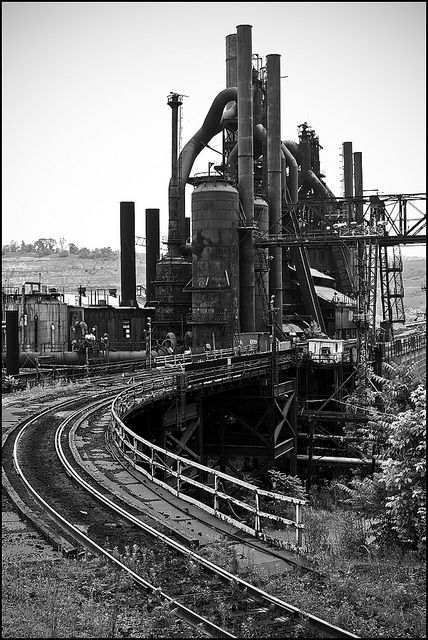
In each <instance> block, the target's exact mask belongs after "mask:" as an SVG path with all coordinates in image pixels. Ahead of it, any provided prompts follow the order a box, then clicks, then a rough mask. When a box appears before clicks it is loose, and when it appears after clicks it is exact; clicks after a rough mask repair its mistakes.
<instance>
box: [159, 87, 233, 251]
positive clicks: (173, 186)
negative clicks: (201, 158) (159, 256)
mask: <svg viewBox="0 0 428 640" xmlns="http://www.w3.org/2000/svg"><path fill="white" fill-rule="evenodd" d="M237 97H238V91H237V88H236V87H229V88H228V89H223V91H220V93H219V94H218V95H217V96H216V97H215V98H214V101H213V103H212V105H211V107H210V109H209V111H208V113H207V115H206V118H205V120H204V122H203V124H202V127H201V128H200V129H199V131H197V132H196V133H195V135H194V136H193V137H192V138H191V139H190V140H189V142H188V143H187V144H186V145H185V147H184V148H183V150H182V151H181V153H180V156H179V159H178V166H179V167H180V171H179V176H178V181H177V182H176V183H175V181H174V178H173V177H172V178H171V180H170V181H169V188H168V210H169V221H170V232H169V237H168V242H169V246H168V249H169V251H170V253H171V254H172V255H173V254H176V255H179V254H180V250H179V246H180V245H182V244H183V243H184V239H185V238H184V234H185V222H184V218H185V207H184V194H185V187H186V182H187V180H188V178H189V175H190V171H191V170H192V167H193V163H194V162H195V159H196V158H197V156H198V154H199V153H200V152H201V151H202V149H203V148H204V147H205V146H206V145H207V144H208V142H209V141H210V140H211V139H212V138H213V137H214V136H215V135H216V134H217V133H220V131H221V129H222V122H223V119H227V118H230V117H231V116H232V115H233V112H234V107H231V108H230V109H228V111H226V112H225V113H224V114H223V112H224V108H225V106H226V105H227V104H228V103H229V102H232V101H235V102H236V100H237ZM222 116H223V118H222ZM172 221H175V224H171V222H172Z"/></svg>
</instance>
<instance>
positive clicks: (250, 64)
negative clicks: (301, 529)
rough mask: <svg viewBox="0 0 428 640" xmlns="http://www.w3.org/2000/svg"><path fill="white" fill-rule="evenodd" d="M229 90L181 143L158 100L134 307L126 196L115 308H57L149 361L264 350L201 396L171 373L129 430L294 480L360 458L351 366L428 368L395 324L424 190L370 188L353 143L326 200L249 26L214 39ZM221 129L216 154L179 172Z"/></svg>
mask: <svg viewBox="0 0 428 640" xmlns="http://www.w3.org/2000/svg"><path fill="white" fill-rule="evenodd" d="M225 84H226V86H225V89H224V90H222V91H221V92H220V93H219V94H218V95H217V96H215V97H214V99H213V102H212V104H211V107H210V108H209V111H208V113H207V114H206V117H205V119H204V120H203V122H202V125H201V127H200V128H199V129H198V130H197V131H196V133H195V134H194V135H193V136H192V137H191V139H190V140H189V141H188V142H187V144H185V146H184V147H183V149H180V144H179V141H180V137H181V126H180V122H181V109H182V103H183V96H182V95H180V94H178V93H171V94H170V95H169V96H168V106H169V107H170V109H171V115H172V119H171V123H172V126H171V150H172V151H171V178H170V182H169V188H168V237H167V253H166V254H165V255H162V256H161V252H160V235H159V209H146V238H145V244H146V302H145V305H144V306H143V305H141V304H139V302H138V300H137V295H136V280H135V242H136V239H135V220H134V218H135V211H134V203H132V202H122V203H121V204H120V222H121V278H122V286H121V301H120V304H119V306H116V307H114V308H113V306H111V305H108V304H106V301H105V300H104V303H103V304H102V305H97V304H95V305H89V307H88V308H86V309H83V307H82V306H81V305H75V306H72V307H70V308H69V311H68V317H67V314H65V315H64V312H63V311H60V307H61V301H60V300H59V299H58V298H57V297H55V296H54V298H55V301H54V302H55V305H56V306H57V307H58V313H62V316H61V318H62V320H61V322H62V325H64V324H66V325H67V327H68V328H67V331H72V330H74V331H78V330H79V329H78V324H79V323H82V322H83V323H86V328H87V327H91V326H92V325H96V326H97V327H98V328H99V335H101V334H102V333H104V332H106V333H108V334H109V336H110V340H111V344H110V346H112V343H113V342H114V341H117V342H120V340H119V338H120V337H122V338H123V339H124V340H125V347H123V346H122V347H121V349H120V350H121V351H122V350H125V351H126V340H128V341H132V340H134V341H135V342H136V343H139V344H141V351H142V352H143V351H144V355H146V352H147V353H149V354H150V356H151V355H152V353H153V349H154V345H155V344H156V345H157V346H162V345H163V347H164V352H166V346H167V347H168V349H167V350H168V352H169V353H175V354H177V353H187V354H190V355H192V356H200V357H199V360H202V359H203V358H202V355H203V354H205V357H206V354H207V353H209V352H213V351H218V350H229V354H228V356H227V357H225V358H224V359H223V361H222V364H223V365H224V366H225V367H228V366H232V365H233V363H234V362H239V361H241V360H240V359H242V358H245V357H246V358H251V357H256V353H253V355H252V356H250V355H246V356H245V355H244V354H245V353H247V354H248V353H249V352H250V351H251V352H257V351H259V352H263V353H266V352H267V353H268V354H269V358H270V359H269V366H268V368H266V365H265V360H263V363H264V364H263V366H261V367H260V376H259V378H254V376H253V377H251V380H250V381H249V380H247V382H246V383H245V384H244V383H243V382H242V383H241V384H238V385H237V386H233V385H232V386H226V388H224V389H223V390H221V391H218V390H217V391H216V393H215V394H212V395H210V394H208V393H207V394H204V393H201V392H199V391H198V392H194V391H189V390H188V389H187V387H186V375H185V371H184V369H183V375H182V377H181V378H180V381H179V384H180V389H181V393H180V394H179V396H178V398H177V399H175V400H174V401H173V402H172V403H170V404H168V403H167V404H165V403H160V404H159V406H156V407H155V408H154V409H153V411H151V412H149V413H147V412H146V413H145V415H144V416H141V415H140V414H139V413H138V412H134V413H133V414H132V415H130V416H129V420H130V423H131V424H133V425H134V426H135V430H137V431H138V432H141V433H147V432H150V434H152V436H153V438H154V439H155V441H156V442H157V443H158V444H161V445H162V446H166V447H167V448H169V449H172V451H173V452H175V453H180V454H182V455H189V456H190V457H191V458H192V459H196V460H198V461H199V462H202V464H208V462H209V464H210V465H211V466H216V465H217V466H219V467H220V468H221V469H222V470H224V469H226V468H227V467H228V468H229V469H230V470H231V471H232V472H234V473H239V468H241V469H242V465H241V467H239V465H237V464H236V462H234V460H235V459H236V458H240V459H243V460H244V467H247V468H248V467H250V468H254V467H259V468H263V467H264V468H266V467H268V466H271V465H273V464H277V465H279V466H282V467H283V468H285V469H287V470H288V471H290V472H291V473H293V474H295V473H297V472H299V473H300V472H301V471H302V470H303V473H306V474H307V473H308V471H307V470H308V469H311V468H313V466H314V464H315V463H319V464H320V465H323V466H324V468H325V467H326V466H328V465H337V464H341V465H348V466H352V465H354V466H355V465H360V464H362V465H364V464H370V461H368V460H364V459H362V458H361V457H358V454H356V453H355V452H352V449H350V447H349V443H348V444H346V443H345V445H344V444H343V443H344V438H343V424H344V423H345V422H349V421H352V420H356V419H360V420H361V416H360V417H358V416H357V417H355V416H352V415H350V413H349V412H348V411H347V410H346V403H345V402H344V398H345V396H346V394H347V393H349V392H350V391H351V390H352V388H353V383H354V380H355V371H356V367H357V365H359V364H364V363H371V364H373V366H374V368H375V370H377V371H378V372H381V371H382V363H383V362H385V361H386V360H387V359H389V360H395V361H397V362H399V361H406V362H407V361H408V360H409V359H411V360H412V362H414V363H415V364H416V365H417V366H418V367H419V369H420V370H422V368H423V367H424V366H425V360H424V358H425V327H424V325H423V323H420V324H419V325H417V326H416V325H415V326H413V327H412V328H406V325H405V315H404V304H403V295H404V289H403V283H402V262H401V255H400V245H403V244H416V243H417V244H422V243H425V241H426V236H425V235H424V234H425V231H424V229H425V224H426V214H425V213H424V212H423V211H421V210H420V209H419V207H420V206H421V205H420V203H422V202H424V201H425V195H424V194H407V195H406V194H400V195H366V193H367V192H365V191H364V188H363V163H362V154H361V153H360V152H354V151H353V148H352V142H349V141H347V142H344V143H343V181H344V194H343V196H340V197H337V196H336V195H335V194H333V192H332V191H331V189H330V188H329V187H328V184H327V182H326V179H325V176H324V175H323V174H322V173H321V169H320V150H321V149H322V147H321V145H320V142H319V137H318V135H317V133H316V132H315V131H314V130H313V129H312V128H311V127H310V126H309V125H308V123H306V122H305V123H303V124H301V125H300V126H299V128H298V139H297V140H296V141H293V140H282V138H281V121H280V113H281V109H280V107H281V68H280V56H279V55H278V54H269V55H267V56H266V60H265V61H263V60H262V58H260V57H259V56H258V55H256V54H253V51H252V27H251V26H249V25H239V26H238V27H237V29H236V33H233V34H230V35H228V36H227V37H226V83H225ZM218 134H221V136H222V159H221V162H220V163H218V164H216V163H210V167H209V172H208V173H207V174H204V175H202V174H197V175H194V176H191V171H192V168H193V165H194V162H195V160H196V158H197V156H198V154H199V153H200V152H201V151H202V150H203V149H204V148H206V147H207V146H208V145H209V143H210V141H211V139H212V138H213V137H214V136H216V135H218ZM188 184H190V185H192V186H193V193H192V196H191V205H190V207H189V203H186V197H185V196H186V193H185V192H186V185H188ZM189 209H190V215H186V214H187V212H188V211H189ZM413 213H414V214H415V215H413ZM51 295H53V292H51ZM17 305H18V307H15V308H13V307H11V306H9V309H10V310H11V312H12V309H15V310H16V308H19V304H18V303H17ZM95 307H96V310H95ZM379 314H381V316H379ZM36 315H37V314H36ZM33 316H34V317H35V314H34V313H33ZM39 317H40V316H39ZM47 322H48V325H49V320H48V321H47ZM14 323H16V318H15V316H14V317H13V319H12V317H11V321H10V324H11V327H12V325H14ZM125 323H129V324H128V325H127V327H129V331H126V327H125ZM131 331H132V334H131ZM120 332H122V334H121V335H120ZM403 332H405V334H404V333H403ZM84 333H85V332H84V330H83V334H84ZM12 334H13V332H12V329H11V334H10V335H11V336H12ZM401 334H403V335H404V336H405V337H404V338H403V340H402V339H401V338H400V335H401ZM81 338H82V340H84V335H82V336H81ZM11 340H13V341H14V342H16V339H15V335H14V334H13V337H11ZM24 342H25V341H24ZM36 342H37V341H36ZM165 345H166V346H165ZM403 345H404V346H403ZM86 347H87V345H86ZM36 351H37V348H36ZM112 352H114V349H113V350H112V349H110V356H111V354H112ZM157 352H158V353H159V350H158V351H157ZM197 359H198V358H197ZM192 366H193V367H195V366H196V365H195V364H193V365H192ZM198 366H202V362H200V363H199V365H198ZM186 367H187V369H188V366H187V365H186Z"/></svg>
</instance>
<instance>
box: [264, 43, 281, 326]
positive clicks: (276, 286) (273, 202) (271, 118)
mask: <svg viewBox="0 0 428 640" xmlns="http://www.w3.org/2000/svg"><path fill="white" fill-rule="evenodd" d="M280 83H281V79H280V56H279V55H278V54H270V55H268V56H266V85H267V99H266V101H267V120H266V122H267V127H266V128H267V180H268V204H269V227H270V232H271V233H279V232H280V231H281V87H280ZM271 256H272V257H273V260H272V261H271V263H270V272H269V292H270V296H272V295H274V296H275V301H274V307H275V308H276V309H278V311H277V314H276V318H275V320H276V322H279V323H280V324H282V248H281V247H272V249H271Z"/></svg>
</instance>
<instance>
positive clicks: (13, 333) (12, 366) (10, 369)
mask: <svg viewBox="0 0 428 640" xmlns="http://www.w3.org/2000/svg"><path fill="white" fill-rule="evenodd" d="M6 371H7V375H9V376H13V375H15V374H16V373H19V336H18V311H6Z"/></svg>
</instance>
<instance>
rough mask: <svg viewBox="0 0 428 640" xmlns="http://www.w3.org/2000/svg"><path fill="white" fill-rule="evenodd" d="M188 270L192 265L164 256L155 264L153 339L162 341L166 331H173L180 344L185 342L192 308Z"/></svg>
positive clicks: (173, 257) (187, 261)
mask: <svg viewBox="0 0 428 640" xmlns="http://www.w3.org/2000/svg"><path fill="white" fill-rule="evenodd" d="M191 270H192V265H191V262H190V261H189V260H186V259H185V258H181V257H178V256H171V255H166V256H164V257H163V258H161V259H160V260H159V262H158V263H157V265H156V280H155V282H154V288H155V299H156V328H155V330H154V333H153V337H154V338H157V339H160V338H164V337H165V334H166V333H167V332H168V331H172V332H173V333H175V335H176V336H177V337H179V338H180V340H183V339H184V334H185V332H186V331H187V319H188V316H189V314H190V311H191V304H192V302H191V290H190V281H191V278H192V275H191Z"/></svg>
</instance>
